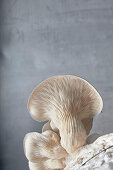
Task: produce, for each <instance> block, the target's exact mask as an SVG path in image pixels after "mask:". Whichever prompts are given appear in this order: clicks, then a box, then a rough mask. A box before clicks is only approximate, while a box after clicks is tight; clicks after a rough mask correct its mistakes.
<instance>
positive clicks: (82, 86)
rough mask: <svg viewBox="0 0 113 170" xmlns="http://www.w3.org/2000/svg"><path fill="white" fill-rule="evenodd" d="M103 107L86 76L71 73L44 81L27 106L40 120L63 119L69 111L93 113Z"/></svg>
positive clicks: (87, 114)
mask: <svg viewBox="0 0 113 170" xmlns="http://www.w3.org/2000/svg"><path fill="white" fill-rule="evenodd" d="M102 107H103V102H102V99H101V96H100V95H99V93H98V92H97V91H96V89H95V88H94V87H93V86H92V85H90V84H89V83H88V82H87V81H86V80H84V79H82V78H80V77H76V76H72V75H62V76H54V77H51V78H49V79H47V80H45V81H43V82H42V83H40V84H39V85H38V86H37V87H36V88H35V89H34V90H33V92H32V93H31V95H30V97H29V101H28V110H29V112H30V114H31V116H32V117H33V118H34V119H35V120H37V121H45V120H53V119H55V118H57V119H63V118H64V117H65V116H66V115H67V116H68V115H69V114H71V115H77V116H78V117H80V118H81V119H83V118H88V117H93V116H95V115H97V114H98V113H100V112H101V110H102ZM53 122H54V123H56V122H55V121H53Z"/></svg>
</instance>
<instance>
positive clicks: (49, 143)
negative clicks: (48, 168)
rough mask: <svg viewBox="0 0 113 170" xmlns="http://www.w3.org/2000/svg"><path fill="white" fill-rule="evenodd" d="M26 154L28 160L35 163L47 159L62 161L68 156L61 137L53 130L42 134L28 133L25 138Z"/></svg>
mask: <svg viewBox="0 0 113 170" xmlns="http://www.w3.org/2000/svg"><path fill="white" fill-rule="evenodd" d="M24 152H25V155H26V157H27V159H28V160H29V161H31V162H34V163H37V161H38V162H39V161H44V159H45V158H50V159H61V158H64V157H66V156H67V155H68V154H67V152H66V150H65V149H64V148H63V147H62V146H61V144H60V137H59V136H58V135H57V134H56V133H55V132H53V131H51V130H47V131H45V132H43V133H42V134H40V133H37V132H31V133H28V134H27V135H26V136H25V138H24Z"/></svg>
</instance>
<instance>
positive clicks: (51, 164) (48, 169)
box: [29, 158, 66, 170]
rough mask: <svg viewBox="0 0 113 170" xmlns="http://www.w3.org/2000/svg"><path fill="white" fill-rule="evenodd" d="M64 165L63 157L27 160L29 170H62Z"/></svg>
mask: <svg viewBox="0 0 113 170" xmlns="http://www.w3.org/2000/svg"><path fill="white" fill-rule="evenodd" d="M65 167H66V164H65V158H62V159H58V160H57V159H56V160H55V159H44V160H41V161H39V162H37V163H34V162H30V161H29V168H30V170H58V169H59V170H61V169H62V170H63V169H64V168H65Z"/></svg>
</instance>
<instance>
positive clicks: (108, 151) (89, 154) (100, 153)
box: [64, 133, 113, 170]
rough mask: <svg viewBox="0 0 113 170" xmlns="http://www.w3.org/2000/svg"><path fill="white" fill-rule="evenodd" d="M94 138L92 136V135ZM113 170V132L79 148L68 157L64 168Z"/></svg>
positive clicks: (71, 169) (73, 169) (70, 169)
mask: <svg viewBox="0 0 113 170" xmlns="http://www.w3.org/2000/svg"><path fill="white" fill-rule="evenodd" d="M91 140H92V136H91ZM93 169H95V170H113V133H110V134H107V135H104V136H101V137H99V138H98V139H96V140H95V141H94V142H93V143H92V144H87V145H85V146H83V147H81V148H79V149H78V150H77V151H76V152H75V153H73V154H71V155H70V156H68V157H67V159H66V167H65V168H64V170H93Z"/></svg>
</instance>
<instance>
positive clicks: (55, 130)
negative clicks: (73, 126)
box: [42, 121, 59, 135]
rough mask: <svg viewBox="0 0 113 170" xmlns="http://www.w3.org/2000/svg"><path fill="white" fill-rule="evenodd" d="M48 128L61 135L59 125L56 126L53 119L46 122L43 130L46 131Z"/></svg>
mask: <svg viewBox="0 0 113 170" xmlns="http://www.w3.org/2000/svg"><path fill="white" fill-rule="evenodd" d="M46 130H52V131H54V132H55V133H57V135H59V130H58V128H57V127H55V125H54V123H53V122H52V121H48V122H47V123H46V124H44V126H43V128H42V132H45V131H46Z"/></svg>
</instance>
